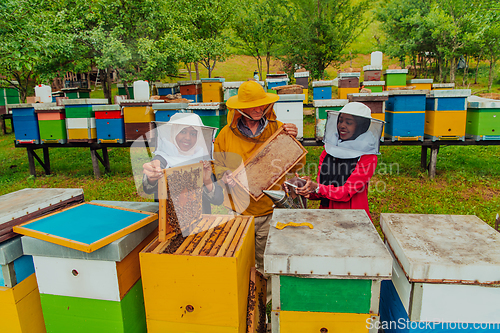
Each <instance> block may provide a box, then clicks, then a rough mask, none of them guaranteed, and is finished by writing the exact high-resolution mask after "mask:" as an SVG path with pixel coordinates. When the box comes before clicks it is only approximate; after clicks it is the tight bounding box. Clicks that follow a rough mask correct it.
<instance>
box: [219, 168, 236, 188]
mask: <svg viewBox="0 0 500 333" xmlns="http://www.w3.org/2000/svg"><path fill="white" fill-rule="evenodd" d="M222 181H223V182H224V184H226V185H229V187H235V186H236V182H235V181H234V179H233V173H232V172H231V171H229V170H227V171H226V172H224V175H223V176H222Z"/></svg>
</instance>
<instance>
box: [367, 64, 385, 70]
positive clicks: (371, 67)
mask: <svg viewBox="0 0 500 333" xmlns="http://www.w3.org/2000/svg"><path fill="white" fill-rule="evenodd" d="M363 70H364V71H381V70H382V66H372V65H366V66H363Z"/></svg>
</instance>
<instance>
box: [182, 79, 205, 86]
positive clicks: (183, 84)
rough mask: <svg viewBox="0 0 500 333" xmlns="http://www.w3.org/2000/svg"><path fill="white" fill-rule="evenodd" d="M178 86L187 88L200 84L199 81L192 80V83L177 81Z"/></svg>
mask: <svg viewBox="0 0 500 333" xmlns="http://www.w3.org/2000/svg"><path fill="white" fill-rule="evenodd" d="M177 83H178V84H179V85H180V86H189V85H192V84H201V80H192V81H179V82H177Z"/></svg>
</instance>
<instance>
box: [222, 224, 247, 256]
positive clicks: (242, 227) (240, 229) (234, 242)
mask: <svg viewBox="0 0 500 333" xmlns="http://www.w3.org/2000/svg"><path fill="white" fill-rule="evenodd" d="M248 225H249V223H248V219H247V218H241V223H240V226H239V227H238V231H237V232H236V234H235V235H234V237H233V240H232V241H231V245H230V246H229V249H228V250H227V252H226V257H232V256H233V254H234V251H235V250H236V246H237V245H238V243H239V242H240V238H241V235H242V234H243V230H245V229H246V228H248Z"/></svg>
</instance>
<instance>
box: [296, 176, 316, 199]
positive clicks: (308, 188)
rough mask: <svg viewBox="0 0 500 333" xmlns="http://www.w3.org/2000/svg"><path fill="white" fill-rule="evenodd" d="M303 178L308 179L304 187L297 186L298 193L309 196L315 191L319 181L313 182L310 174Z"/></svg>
mask: <svg viewBox="0 0 500 333" xmlns="http://www.w3.org/2000/svg"><path fill="white" fill-rule="evenodd" d="M302 179H304V180H306V184H305V185H304V186H303V187H299V188H297V194H300V195H303V196H305V197H306V198H309V194H311V193H312V192H314V191H315V190H316V188H317V187H318V186H319V185H318V183H315V182H313V181H312V180H311V178H310V177H308V176H305V177H302Z"/></svg>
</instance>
